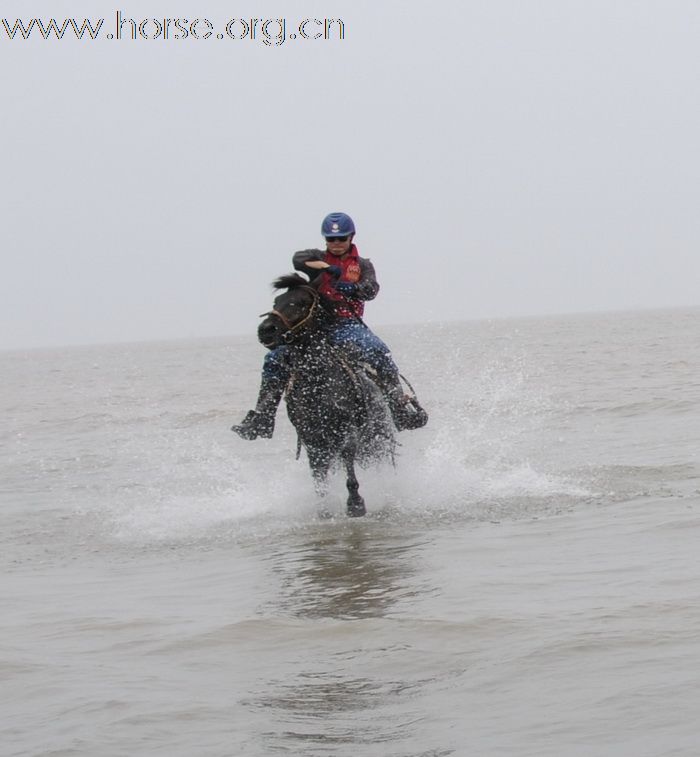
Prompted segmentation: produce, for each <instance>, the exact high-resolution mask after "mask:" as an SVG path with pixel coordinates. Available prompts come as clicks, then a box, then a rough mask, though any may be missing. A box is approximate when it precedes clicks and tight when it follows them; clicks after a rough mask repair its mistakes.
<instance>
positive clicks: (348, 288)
mask: <svg viewBox="0 0 700 757" xmlns="http://www.w3.org/2000/svg"><path fill="white" fill-rule="evenodd" d="M335 291H336V292H340V294H342V295H344V296H345V297H352V295H353V294H355V292H357V284H351V283H350V282H349V281H339V282H338V283H337V284H336V285H335Z"/></svg>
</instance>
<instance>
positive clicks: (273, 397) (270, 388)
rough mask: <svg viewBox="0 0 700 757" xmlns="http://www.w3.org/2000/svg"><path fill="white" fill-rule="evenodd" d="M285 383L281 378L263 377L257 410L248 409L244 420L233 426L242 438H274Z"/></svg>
mask: <svg viewBox="0 0 700 757" xmlns="http://www.w3.org/2000/svg"><path fill="white" fill-rule="evenodd" d="M284 388H285V384H284V382H282V381H280V380H279V379H274V378H265V377H263V380H262V383H261V384H260V393H259V394H258V401H257V404H256V405H255V410H250V411H248V414H247V415H246V417H245V418H244V419H243V421H242V422H241V423H240V424H238V425H237V426H231V431H234V432H235V433H237V434H238V436H240V437H241V438H242V439H248V440H252V439H257V438H258V437H261V438H263V439H272V432H273V431H274V430H275V414H276V413H277V406H278V405H279V403H280V400H281V399H282V394H283V393H284Z"/></svg>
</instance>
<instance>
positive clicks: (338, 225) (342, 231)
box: [321, 213, 355, 237]
mask: <svg viewBox="0 0 700 757" xmlns="http://www.w3.org/2000/svg"><path fill="white" fill-rule="evenodd" d="M354 233H355V224H354V223H353V221H352V218H350V216H349V215H348V214H347V213H329V214H328V215H327V216H326V217H325V218H324V219H323V223H322V224H321V234H323V236H324V237H347V236H350V235H351V234H354Z"/></svg>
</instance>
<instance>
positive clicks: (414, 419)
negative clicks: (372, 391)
mask: <svg viewBox="0 0 700 757" xmlns="http://www.w3.org/2000/svg"><path fill="white" fill-rule="evenodd" d="M391 417H392V418H393V420H394V425H395V426H396V429H397V431H410V430H413V429H416V428H422V427H423V426H425V424H426V423H427V422H428V413H426V412H425V410H423V408H422V407H421V406H420V403H419V402H418V399H417V398H416V397H411V396H409V395H406V396H404V397H403V398H402V399H401V400H399V401H398V402H394V403H393V406H392V408H391Z"/></svg>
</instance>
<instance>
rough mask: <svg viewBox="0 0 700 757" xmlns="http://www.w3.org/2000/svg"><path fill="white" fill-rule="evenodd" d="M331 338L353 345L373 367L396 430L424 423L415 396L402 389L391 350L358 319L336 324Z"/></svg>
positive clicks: (425, 416)
mask: <svg viewBox="0 0 700 757" xmlns="http://www.w3.org/2000/svg"><path fill="white" fill-rule="evenodd" d="M331 339H332V340H333V343H334V344H337V345H338V346H346V347H347V346H349V345H352V346H353V348H354V349H355V350H356V351H357V352H358V353H359V355H360V357H361V359H362V360H364V361H365V362H366V363H367V364H368V365H369V366H370V367H371V368H373V369H374V371H375V373H376V379H375V381H376V383H377V385H378V386H379V388H380V389H381V390H382V392H383V394H384V396H385V397H386V399H387V403H388V404H389V410H390V411H391V417H392V419H393V421H394V425H395V426H396V428H397V429H398V430H399V431H403V430H404V429H412V428H420V427H421V426H425V424H426V423H427V422H428V414H427V413H426V412H425V410H423V408H422V407H421V406H420V404H419V402H418V398H417V397H415V395H407V394H406V393H405V392H404V388H403V386H402V384H401V379H400V377H399V369H398V368H397V366H396V363H394V361H393V360H392V358H391V352H390V350H389V348H388V347H387V346H386V344H384V342H383V341H382V340H381V339H380V338H379V337H378V336H377V335H376V334H374V333H372V331H370V329H368V328H367V326H365V325H364V324H362V323H360V322H359V321H352V320H350V319H348V320H347V322H341V323H339V324H338V325H337V326H336V328H335V329H334V330H333V332H332V334H331Z"/></svg>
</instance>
